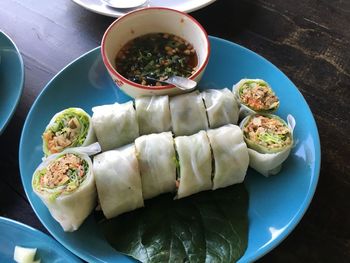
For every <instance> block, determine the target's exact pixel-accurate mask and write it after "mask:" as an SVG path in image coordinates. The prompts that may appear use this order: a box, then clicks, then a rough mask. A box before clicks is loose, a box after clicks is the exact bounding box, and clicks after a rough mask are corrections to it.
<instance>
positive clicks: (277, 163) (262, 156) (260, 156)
mask: <svg viewBox="0 0 350 263" xmlns="http://www.w3.org/2000/svg"><path fill="white" fill-rule="evenodd" d="M248 117H249V116H247V117H246V118H245V119H244V120H242V122H241V125H240V126H241V129H243V125H244V122H245V121H246V120H247V118H248ZM287 124H288V127H289V129H290V130H291V133H292V136H293V131H294V128H295V125H296V122H295V119H294V117H293V116H292V115H290V114H288V116H287ZM292 147H293V144H292V145H290V146H289V147H286V148H285V149H283V150H282V151H280V152H277V153H260V152H258V151H256V150H253V149H250V148H248V153H249V166H250V167H252V168H253V169H254V170H256V171H257V172H259V173H261V174H262V175H264V176H266V177H268V176H270V175H275V174H277V173H279V172H280V170H281V168H282V163H283V162H284V161H285V160H286V159H287V158H288V156H289V154H290V151H291V149H292Z"/></svg>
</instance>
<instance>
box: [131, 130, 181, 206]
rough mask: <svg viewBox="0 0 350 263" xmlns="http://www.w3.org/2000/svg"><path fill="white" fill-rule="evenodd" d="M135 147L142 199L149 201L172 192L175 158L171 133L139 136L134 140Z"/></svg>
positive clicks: (174, 176) (174, 177) (174, 178)
mask: <svg viewBox="0 0 350 263" xmlns="http://www.w3.org/2000/svg"><path fill="white" fill-rule="evenodd" d="M135 146H136V152H137V159H138V161H139V166H140V172H141V180H142V193H143V198H144V199H149V198H152V197H154V196H157V195H159V194H162V193H167V192H174V191H175V185H176V184H175V182H176V163H175V160H176V157H175V149H174V140H173V136H172V133H171V132H163V133H159V134H150V135H144V136H141V137H139V138H137V139H136V140H135Z"/></svg>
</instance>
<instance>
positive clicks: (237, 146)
mask: <svg viewBox="0 0 350 263" xmlns="http://www.w3.org/2000/svg"><path fill="white" fill-rule="evenodd" d="M207 135H208V138H209V142H210V146H211V149H212V151H213V159H214V163H215V166H214V167H215V168H214V178H213V190H215V189H218V188H222V187H227V186H229V185H233V184H238V183H242V182H243V180H244V178H245V175H246V173H247V169H248V166H249V155H248V148H247V145H246V144H245V142H244V139H243V134H242V131H241V129H240V128H239V127H238V126H236V125H232V124H230V125H226V126H222V127H220V128H217V129H213V130H208V131H207Z"/></svg>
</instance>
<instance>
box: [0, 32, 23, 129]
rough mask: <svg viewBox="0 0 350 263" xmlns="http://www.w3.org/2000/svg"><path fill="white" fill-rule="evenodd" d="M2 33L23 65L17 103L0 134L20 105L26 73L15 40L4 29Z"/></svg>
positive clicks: (13, 106)
mask: <svg viewBox="0 0 350 263" xmlns="http://www.w3.org/2000/svg"><path fill="white" fill-rule="evenodd" d="M0 34H2V35H4V36H5V37H6V38H7V39H8V40H9V42H10V43H11V44H12V47H13V49H14V50H16V53H17V56H18V59H19V62H20V65H21V72H20V85H19V92H18V94H17V98H16V101H15V103H14V104H13V105H12V109H11V113H10V114H9V115H8V116H7V117H6V118H5V121H4V124H3V126H2V127H0V135H1V134H2V133H3V132H4V131H5V129H6V127H7V125H8V124H9V122H10V120H11V118H12V116H13V114H14V113H15V111H16V108H17V106H18V103H19V101H20V98H21V96H22V93H23V88H24V75H25V73H24V63H23V58H22V55H21V53H20V52H19V49H18V48H17V46H16V44H15V42H14V41H13V40H12V39H11V38H10V37H9V36H8V35H7V34H6V33H5V32H4V31H2V30H0Z"/></svg>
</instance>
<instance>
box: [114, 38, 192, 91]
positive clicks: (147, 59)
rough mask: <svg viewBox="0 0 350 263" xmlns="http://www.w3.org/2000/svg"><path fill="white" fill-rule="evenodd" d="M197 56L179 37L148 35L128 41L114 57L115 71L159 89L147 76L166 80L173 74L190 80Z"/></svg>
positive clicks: (188, 44)
mask: <svg viewBox="0 0 350 263" xmlns="http://www.w3.org/2000/svg"><path fill="white" fill-rule="evenodd" d="M197 64H198V58H197V53H196V51H195V50H194V48H193V46H192V45H191V44H190V43H188V42H187V41H186V40H184V39H182V38H181V37H178V36H175V35H172V34H166V33H151V34H146V35H143V36H140V37H137V38H135V39H133V40H131V41H129V42H128V43H127V44H126V45H125V46H124V47H123V48H122V49H121V50H120V51H119V52H118V54H117V56H116V59H115V65H116V70H117V71H118V72H119V73H120V74H121V75H123V76H124V77H125V78H127V79H129V80H131V81H133V82H135V83H138V84H142V85H148V86H161V85H162V83H160V82H158V81H152V80H149V79H147V78H146V77H147V76H148V77H151V78H154V79H159V80H161V81H162V80H166V79H167V78H168V77H170V76H173V75H176V76H181V77H189V76H191V75H192V74H193V73H194V71H195V70H196V66H197Z"/></svg>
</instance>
